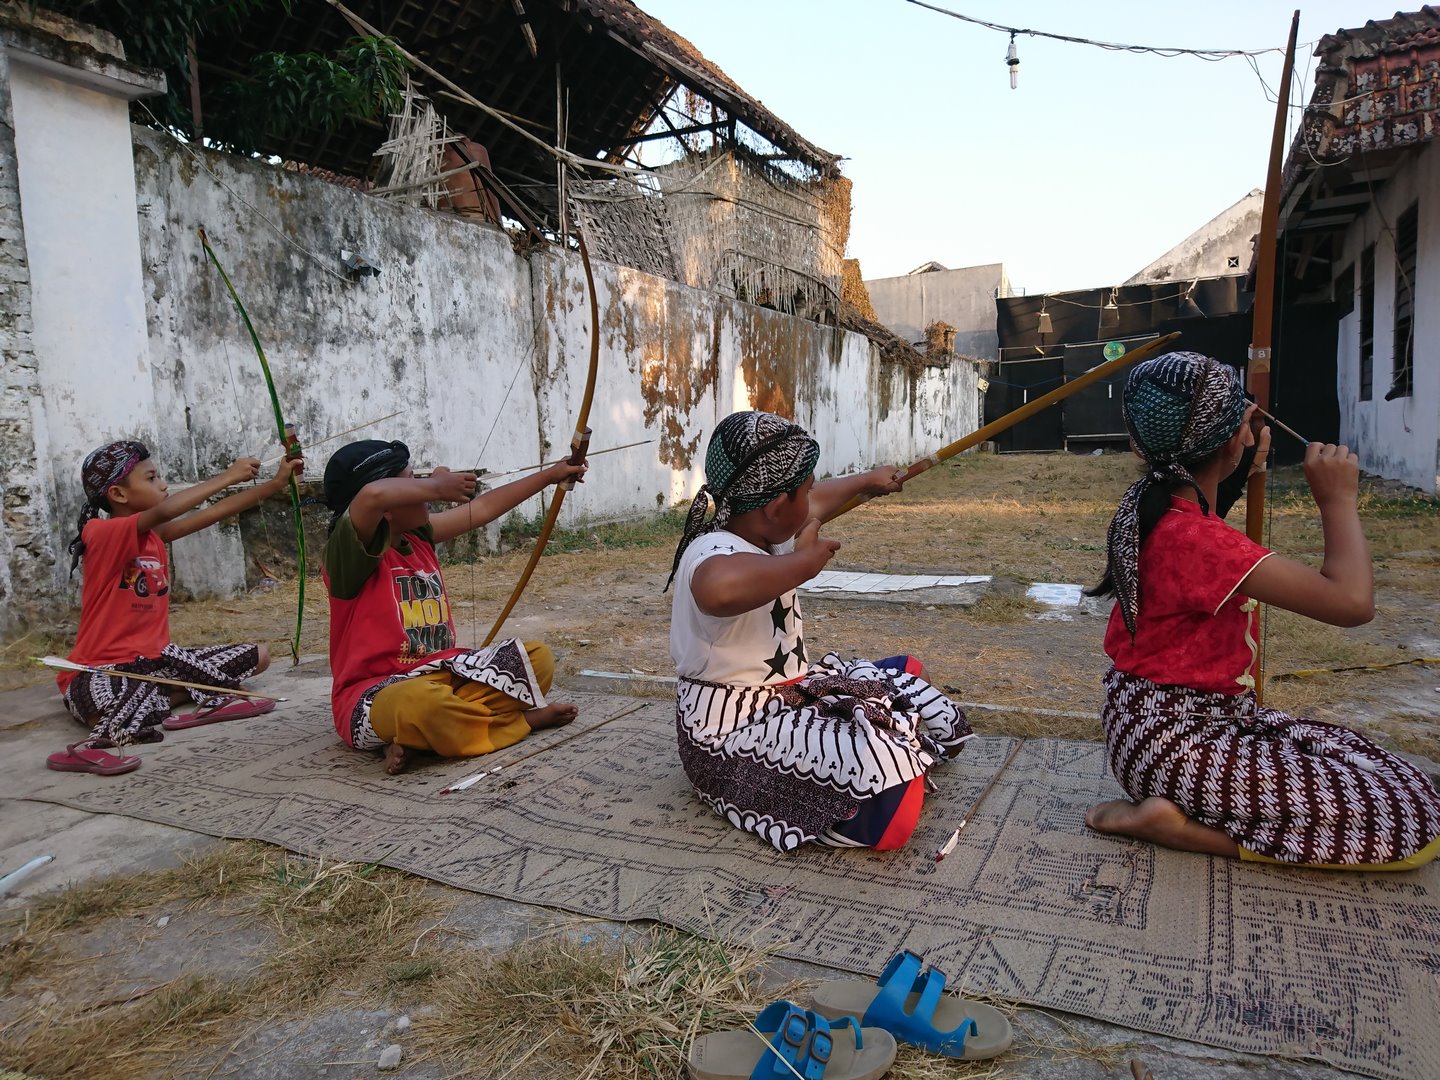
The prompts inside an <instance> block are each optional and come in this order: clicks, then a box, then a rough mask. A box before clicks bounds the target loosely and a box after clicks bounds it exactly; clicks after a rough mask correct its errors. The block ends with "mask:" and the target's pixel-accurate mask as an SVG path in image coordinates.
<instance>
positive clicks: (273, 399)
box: [199, 229, 305, 664]
mask: <svg viewBox="0 0 1440 1080" xmlns="http://www.w3.org/2000/svg"><path fill="white" fill-rule="evenodd" d="M199 233H200V245H201V246H202V247H203V248H204V249H205V254H206V255H208V256H210V261H211V262H212V263H214V264H215V269H216V270H218V271H220V279H221V280H222V281H224V282H225V288H226V289H227V290H228V291H229V293H230V299H231V300H233V301H235V310H236V311H238V312H239V313H240V321H241V322H243V323H244V324H245V329H246V330H248V331H249V332H250V343H251V344H252V345H254V346H255V355H256V356H258V357H259V358H260V371H261V373H262V374H264V376H265V388H266V389H267V390H269V392H270V407H271V408H272V409H273V410H274V412H275V428H276V430H277V432H278V433H279V435H280V445H281V446H283V447H285V450H286V453H287V454H289V453H294V452H295V450H296V447H297V441H298V440H296V438H295V435H294V429H293V428H291V427H290V425H289V424H287V423H286V422H285V414H284V412H282V411H281V409H280V395H279V394H277V393H276V392H275V379H274V377H273V376H272V375H271V374H270V362H269V361H268V360H266V359H265V349H264V347H262V346H261V344H260V335H259V334H257V333H255V325H254V324H253V323H252V322H251V321H250V315H249V313H248V312H247V311H246V310H245V305H244V304H242V303H241V302H240V296H239V294H237V293H236V292H235V285H234V284H233V283H232V282H231V280H230V275H229V274H227V273H226V272H225V268H224V267H223V266H221V265H220V260H219V259H217V258H216V257H215V251H214V249H213V248H212V247H211V246H210V240H209V238H208V237H206V235H205V230H204V229H200V230H199ZM290 506H291V509H292V510H293V511H294V515H295V547H296V550H297V551H298V552H299V560H300V600H299V602H298V603H297V604H296V607H295V636H294V638H292V639H291V641H290V659H291V661H292V662H293V663H296V664H298V663H299V662H300V628H301V626H302V625H303V624H304V621H305V518H304V516H303V515H302V514H301V513H300V485H299V484H298V483H297V482H296V480H295V474H294V473H293V472H292V473H291V474H290Z"/></svg>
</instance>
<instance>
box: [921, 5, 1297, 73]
mask: <svg viewBox="0 0 1440 1080" xmlns="http://www.w3.org/2000/svg"><path fill="white" fill-rule="evenodd" d="M905 2H906V3H907V4H914V5H915V6H916V7H922V8H925V9H926V10H927V11H934V12H937V13H939V14H941V15H948V16H950V17H951V18H952V19H959V20H960V21H961V22H967V23H971V24H973V25H975V26H983V27H985V29H987V30H994V31H996V32H998V33H1002V34H1010V35H1012V36H1013V35H1015V34H1026V35H1028V36H1029V37H1042V38H1049V39H1050V40H1052V41H1065V42H1068V43H1070V44H1072V45H1093V46H1094V47H1095V48H1097V49H1108V50H1109V51H1111V52H1128V53H1154V54H1155V55H1156V56H1164V57H1174V56H1193V57H1195V58H1196V59H1199V60H1206V61H1209V62H1212V63H1213V62H1215V61H1219V60H1228V59H1229V58H1230V57H1232V56H1243V57H1247V58H1253V57H1256V56H1265V55H1266V54H1268V53H1282V54H1283V53H1284V52H1285V50H1284V49H1280V48H1270V49H1185V48H1180V47H1179V46H1169V45H1125V44H1123V43H1121V42H1118V41H1096V40H1094V39H1092V38H1083V37H1075V36H1073V35H1070V34H1053V33H1050V32H1049V31H1046V30H1031V29H1022V28H1020V27H1018V26H1006V25H1004V24H1003V23H993V22H987V21H986V20H984V19H977V18H975V17H974V16H972V15H962V14H960V12H958V11H951V10H950V9H949V8H943V7H939V6H937V5H935V4H927V3H925V2H924V0H905ZM1306 44H1307V45H1308V44H1313V42H1307V43H1306ZM1256 73H1257V74H1258V73H1259V72H1258V71H1257V72H1256ZM1261 81H1262V82H1263V81H1264V80H1263V79H1262V80H1261Z"/></svg>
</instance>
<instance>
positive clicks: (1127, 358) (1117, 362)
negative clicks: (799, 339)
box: [825, 333, 1180, 521]
mask: <svg viewBox="0 0 1440 1080" xmlns="http://www.w3.org/2000/svg"><path fill="white" fill-rule="evenodd" d="M1179 336H1180V335H1179V333H1173V334H1166V335H1165V336H1164V337H1158V338H1152V339H1151V340H1149V341H1147V342H1145V344H1144V345H1141V346H1140V347H1139V348H1137V349H1135V351H1133V352H1128V353H1126V354H1125V355H1124V356H1119V357H1116V358H1115V359H1114V360H1107V361H1106V362H1105V363H1103V364H1100V365H1098V366H1096V367H1093V368H1091V369H1090V370H1089V371H1087V372H1085V373H1084V374H1083V375H1080V376H1079V377H1077V378H1074V379H1071V380H1070V381H1069V382H1067V383H1061V384H1060V385H1059V386H1057V387H1056V388H1055V389H1054V390H1051V391H1050V392H1049V393H1048V394H1044V395H1042V396H1040V397H1038V398H1036V399H1035V400H1034V401H1030V402H1026V403H1025V404H1024V405H1021V406H1020V408H1018V409H1014V410H1012V411H1010V412H1008V413H1006V414H1005V415H1004V416H1002V417H1000V419H998V420H992V421H990V423H988V424H986V425H985V426H984V427H982V428H980V429H979V430H978V431H972V432H971V433H970V434H969V435H966V436H965V437H964V438H961V439H956V440H955V441H954V442H952V443H950V444H949V445H948V446H943V447H941V448H940V449H939V450H936V451H935V453H933V454H931V455H930V456H929V457H924V458H921V459H920V460H919V461H917V462H915V463H914V464H913V465H911V466H910V467H909V468H908V469H906V470H905V471H904V472H903V473H902V474H901V475H900V482H901V483H902V484H903V483H908V482H909V481H911V480H913V479H915V477H917V476H919V475H920V474H921V473H923V472H926V471H928V470H930V469H932V468H934V467H935V466H936V465H939V464H940V463H941V462H942V461H949V460H950V459H951V458H952V457H954V456H955V455H956V454H959V453H963V452H964V451H966V450H969V449H970V448H971V447H972V446H979V445H980V444H981V443H982V442H985V441H986V440H987V439H993V438H994V437H995V436H996V435H999V434H1000V433H1001V432H1002V431H1006V430H1008V429H1009V428H1012V427H1014V426H1015V425H1016V424H1018V423H1020V421H1022V420H1027V419H1029V418H1030V417H1032V416H1034V415H1035V414H1036V413H1038V412H1040V411H1041V410H1042V409H1048V408H1049V407H1050V406H1051V405H1054V404H1055V403H1056V402H1057V401H1062V400H1064V399H1065V398H1067V397H1069V396H1070V395H1071V394H1073V393H1075V392H1077V391H1079V390H1084V389H1085V387H1087V386H1089V385H1090V384H1091V383H1093V382H1095V381H1097V380H1099V379H1103V378H1105V377H1106V376H1107V375H1113V374H1114V373H1115V372H1117V371H1119V370H1121V369H1122V368H1125V367H1129V366H1130V365H1131V364H1134V363H1136V362H1138V361H1140V360H1144V359H1145V358H1146V357H1147V356H1154V355H1155V354H1156V353H1157V352H1159V351H1160V350H1161V349H1163V348H1165V346H1167V345H1169V344H1170V343H1171V342H1172V341H1174V340H1175V339H1176V338H1178V337H1179ZM874 497H875V496H873V495H856V496H855V497H854V498H853V499H851V500H850V501H849V502H847V503H845V504H844V505H843V506H841V507H840V509H838V510H836V511H835V513H833V514H831V515H830V516H829V517H828V518H826V519H825V520H826V521H834V520H835V519H836V518H838V517H839V516H840V515H841V514H848V513H849V512H850V511H851V510H854V509H855V508H856V507H857V506H860V505H862V504H864V503H867V502H869V501H870V500H871V499H873V498H874Z"/></svg>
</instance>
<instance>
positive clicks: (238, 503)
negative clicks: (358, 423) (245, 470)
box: [155, 457, 305, 544]
mask: <svg viewBox="0 0 1440 1080" xmlns="http://www.w3.org/2000/svg"><path fill="white" fill-rule="evenodd" d="M237 464H238V463H237ZM304 468H305V459H304V458H302V457H293V458H285V459H284V460H283V461H281V462H280V467H279V468H278V469H276V470H275V475H274V477H273V478H271V479H269V480H267V481H265V483H263V484H256V485H254V486H252V487H248V488H246V489H245V490H244V491H237V492H236V493H235V494H234V495H231V496H229V497H228V498H224V499H221V500H220V501H219V502H217V503H211V504H210V505H209V506H207V507H205V508H204V509H203V510H197V511H195V512H194V513H193V514H186V515H185V516H184V517H178V518H175V519H173V520H171V521H167V522H165V524H163V525H160V526H159V527H157V528H156V529H155V532H156V533H158V534H159V536H160V539H161V540H164V541H165V542H166V543H167V544H168V543H169V542H170V541H171V540H179V539H180V538H181V537H182V536H189V535H190V534H191V533H197V532H199V531H200V530H201V529H208V528H209V527H210V526H211V525H214V524H215V523H216V522H217V521H224V520H225V519H226V518H229V517H234V516H235V515H236V514H239V513H241V512H242V511H245V510H249V509H250V508H251V507H252V506H259V505H260V504H261V503H262V502H264V501H265V500H266V499H268V498H269V497H270V496H271V495H277V494H279V493H280V492H281V491H284V490H285V485H286V484H288V483H289V482H290V475H291V474H292V473H294V474H295V475H296V476H297V477H298V476H299V474H300V472H301V471H302V470H303V469H304ZM252 476H253V474H252ZM217 479H219V478H218V477H217ZM205 483H207V484H208V483H210V481H208V480H207V481H206V482H205ZM202 486H203V485H201V484H197V485H195V487H193V488H187V489H186V490H185V491H182V492H180V493H179V494H181V495H188V494H189V493H190V492H192V491H195V490H197V489H198V488H200V487H202ZM166 501H167V502H168V501H169V500H166ZM161 505H164V504H163V503H162V504H161Z"/></svg>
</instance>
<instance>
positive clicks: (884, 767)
mask: <svg viewBox="0 0 1440 1080" xmlns="http://www.w3.org/2000/svg"><path fill="white" fill-rule="evenodd" d="M675 724H676V733H677V737H678V740H679V746H680V761H681V764H682V765H683V767H684V769H685V775H686V776H688V777H689V779H690V782H691V784H693V785H694V787H695V790H696V792H697V793H698V794H699V796H700V798H701V799H702V800H704V801H705V803H706V804H707V805H709V806H710V807H711V808H712V809H713V810H714V811H715V812H716V813H718V814H720V815H721V816H722V817H724V818H725V819H727V820H728V821H729V822H730V823H731V824H732V825H734V826H735V827H736V828H739V829H743V830H745V831H747V832H752V833H754V834H755V835H757V836H759V837H762V838H763V839H764V840H766V841H767V842H769V843H770V844H771V845H773V846H774V847H775V848H776V849H777V850H779V851H784V852H788V851H794V850H795V849H796V848H798V847H799V846H800V845H802V844H805V843H809V842H811V841H815V840H817V839H822V838H824V836H825V834H826V833H827V831H828V830H829V829H830V827H831V826H832V825H834V824H835V823H836V822H839V821H842V820H845V819H847V818H851V817H853V816H854V815H855V813H856V812H857V810H858V808H859V804H860V803H861V802H863V801H864V800H866V799H868V798H870V797H872V796H875V795H878V794H880V793H881V792H884V791H886V790H889V789H893V788H895V787H898V786H902V785H908V784H909V783H910V782H911V781H913V780H915V779H916V778H917V777H921V776H924V775H925V774H926V773H927V772H928V771H929V770H930V769H931V767H932V766H934V765H935V763H936V762H937V761H939V760H941V759H942V758H944V757H946V756H949V755H951V754H953V753H954V752H955V751H956V750H958V749H959V747H960V745H961V744H962V743H963V742H964V741H965V740H966V739H969V738H970V737H971V736H972V734H973V733H972V732H971V730H970V726H969V724H967V723H966V721H965V714H964V712H963V711H962V710H961V709H960V708H959V706H957V705H956V704H955V703H954V702H952V701H951V700H950V699H949V698H947V697H946V696H945V695H944V694H942V693H941V692H940V691H939V690H937V689H936V688H935V687H933V686H931V685H930V684H929V683H928V682H926V681H925V680H923V679H921V678H920V677H919V676H917V675H913V674H909V673H907V672H897V671H889V670H885V669H882V668H880V667H877V666H876V665H874V664H872V663H869V662H868V661H864V660H851V661H844V660H841V659H840V657H838V656H836V655H835V654H834V653H830V654H828V655H826V656H825V658H824V659H822V660H821V661H820V662H819V663H818V664H816V665H815V666H814V667H812V668H811V670H810V672H809V673H808V674H807V675H805V676H804V677H803V678H802V679H800V680H798V681H796V682H793V683H790V684H788V685H782V686H773V685H772V686H729V685H724V684H720V683H711V682H704V681H701V680H695V679H685V678H682V679H681V680H680V683H679V686H678V688H677V695H676V710H675Z"/></svg>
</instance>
